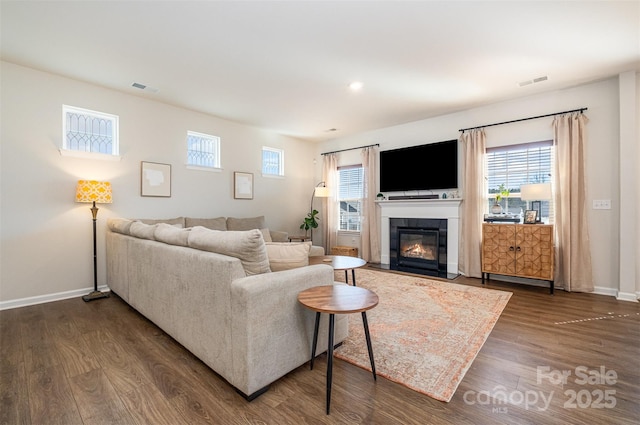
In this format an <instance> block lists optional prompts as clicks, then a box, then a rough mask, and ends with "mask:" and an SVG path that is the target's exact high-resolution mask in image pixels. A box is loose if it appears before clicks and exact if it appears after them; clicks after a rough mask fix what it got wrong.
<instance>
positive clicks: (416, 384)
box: [335, 269, 511, 402]
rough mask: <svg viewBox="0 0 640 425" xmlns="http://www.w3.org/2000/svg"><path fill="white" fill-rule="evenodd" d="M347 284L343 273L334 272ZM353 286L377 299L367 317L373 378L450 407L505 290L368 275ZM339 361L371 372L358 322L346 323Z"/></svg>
mask: <svg viewBox="0 0 640 425" xmlns="http://www.w3.org/2000/svg"><path fill="white" fill-rule="evenodd" d="M336 280H340V281H342V282H344V273H343V272H336ZM356 283H357V285H358V286H361V287H363V288H367V289H370V290H372V291H373V292H375V293H376V294H378V297H379V298H380V302H379V304H378V305H377V306H376V307H375V308H374V309H372V310H369V311H368V312H367V320H368V322H369V331H370V333H371V343H372V345H373V355H374V359H375V364H376V373H377V374H378V375H379V376H383V377H385V378H387V379H389V380H391V381H394V382H397V383H399V384H402V385H404V386H406V387H408V388H411V389H413V390H415V391H418V392H420V393H423V394H426V395H428V396H429V397H432V398H435V399H436V400H441V401H447V402H448V401H450V400H451V397H452V396H453V394H454V393H455V391H456V389H457V388H458V385H459V384H460V381H462V378H463V377H464V374H465V373H466V372H467V370H468V369H469V367H470V366H471V363H472V362H473V360H474V359H475V358H476V355H477V354H478V352H479V351H480V348H482V345H483V344H484V342H485V341H486V340H487V337H488V336H489V334H490V333H491V330H492V329H493V326H494V325H495V323H496V321H497V320H498V317H500V314H501V313H502V310H503V309H504V308H505V306H506V305H507V302H508V301H509V298H510V297H511V293H510V292H504V291H497V290H493V289H485V288H478V287H472V286H465V285H459V284H455V283H450V282H446V281H436V280H430V279H426V278H421V277H412V276H405V275H398V274H393V273H386V272H381V271H375V270H368V269H357V270H356ZM335 356H336V357H337V358H340V359H343V360H346V361H348V362H350V363H353V364H355V365H357V366H359V367H362V368H363V369H366V370H369V371H370V370H371V365H370V363H369V357H368V354H367V344H366V342H365V336H364V330H363V326H362V318H361V317H360V315H352V317H350V318H349V337H348V338H347V339H346V340H345V341H344V343H343V344H342V345H341V346H340V347H339V348H338V349H337V350H336V351H335Z"/></svg>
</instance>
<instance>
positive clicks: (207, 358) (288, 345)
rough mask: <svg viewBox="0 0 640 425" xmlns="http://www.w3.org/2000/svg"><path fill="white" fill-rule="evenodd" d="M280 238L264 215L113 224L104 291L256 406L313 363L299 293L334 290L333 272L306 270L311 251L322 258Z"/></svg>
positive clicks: (339, 322)
mask: <svg viewBox="0 0 640 425" xmlns="http://www.w3.org/2000/svg"><path fill="white" fill-rule="evenodd" d="M283 233H284V232H277V231H269V230H268V229H267V228H266V226H264V218H263V217H254V218H250V219H237V218H231V217H229V218H224V217H218V218H215V219H190V218H188V217H186V218H185V217H180V218H175V219H169V220H129V219H120V218H118V219H113V218H112V219H110V220H109V221H108V230H107V234H106V244H107V284H108V286H109V288H110V289H111V290H112V291H113V292H114V293H116V294H117V295H118V296H120V297H121V298H122V299H123V300H124V301H126V302H127V303H128V304H129V305H131V306H132V307H133V308H135V309H136V310H137V311H139V312H140V313H141V314H142V315H144V316H145V317H147V318H148V319H149V320H151V321H152V322H153V323H155V324H156V325H157V326H158V327H160V328H161V329H162V330H164V331H165V332H166V333H167V334H169V335H170V336H171V337H172V338H174V339H175V340H176V341H177V342H179V343H180V344H182V345H183V346H184V347H185V348H186V349H188V350H189V351H191V352H192V353H193V354H194V355H196V356H197V357H198V358H199V359H200V360H202V361H203V362H204V363H205V364H207V365H208V366H209V367H210V368H211V369H212V370H213V371H215V372H216V373H217V374H219V375H220V376H221V377H223V378H224V379H225V380H227V381H228V382H229V383H230V384H231V385H232V386H234V387H235V388H236V390H237V391H238V392H239V393H240V394H242V395H243V396H244V397H245V398H247V399H248V400H252V399H254V398H255V397H257V396H258V395H260V394H262V393H263V392H264V391H266V390H267V389H268V386H269V384H271V383H272V382H274V381H276V380H277V379H279V378H280V377H282V376H284V375H285V374H287V373H288V372H290V371H292V370H293V369H296V368H297V367H299V366H301V365H302V364H304V363H305V362H306V361H308V360H309V359H310V356H311V342H312V341H311V340H312V337H313V328H314V318H315V316H314V313H313V312H311V311H309V310H306V309H305V308H304V307H302V306H301V305H300V304H299V303H298V301H297V295H298V293H299V292H300V291H302V290H304V289H307V288H309V287H312V286H317V285H332V284H334V271H333V269H332V268H331V267H330V266H328V265H314V266H309V265H308V256H309V254H310V253H311V252H312V251H315V253H316V254H322V253H323V252H324V250H323V249H322V248H319V247H315V249H313V250H312V249H311V247H310V244H308V243H288V242H273V239H274V238H275V239H276V240H282V241H284V240H287V239H286V233H284V235H283ZM265 238H267V239H271V241H270V242H265ZM347 320H348V316H347V315H341V316H337V317H336V322H335V343H336V344H337V343H339V342H341V341H342V340H343V339H344V338H346V337H347V333H348V322H347ZM323 321H326V317H323ZM326 329H327V324H326V323H325V324H324V325H321V326H320V331H321V334H320V337H319V340H318V344H319V349H318V350H317V352H320V353H321V352H323V351H324V350H326V340H327V338H326ZM322 333H324V336H323V334H322Z"/></svg>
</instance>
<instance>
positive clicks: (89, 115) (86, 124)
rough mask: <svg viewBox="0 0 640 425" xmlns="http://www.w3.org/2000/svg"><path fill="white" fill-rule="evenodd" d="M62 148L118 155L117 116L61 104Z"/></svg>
mask: <svg viewBox="0 0 640 425" xmlns="http://www.w3.org/2000/svg"><path fill="white" fill-rule="evenodd" d="M62 149H63V150H65V151H75V152H86V153H97V154H106V155H118V116H117V115H112V114H106V113H104V112H97V111H90V110H88V109H82V108H76V107H74V106H68V105H62Z"/></svg>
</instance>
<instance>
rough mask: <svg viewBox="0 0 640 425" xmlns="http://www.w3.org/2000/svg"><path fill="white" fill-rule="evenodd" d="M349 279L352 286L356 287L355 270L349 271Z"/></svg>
mask: <svg viewBox="0 0 640 425" xmlns="http://www.w3.org/2000/svg"><path fill="white" fill-rule="evenodd" d="M351 277H352V281H353V286H356V269H351Z"/></svg>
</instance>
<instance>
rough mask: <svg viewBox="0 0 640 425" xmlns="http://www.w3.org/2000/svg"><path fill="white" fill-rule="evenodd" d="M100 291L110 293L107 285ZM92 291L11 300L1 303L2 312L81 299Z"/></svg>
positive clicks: (91, 288)
mask: <svg viewBox="0 0 640 425" xmlns="http://www.w3.org/2000/svg"><path fill="white" fill-rule="evenodd" d="M98 290H99V291H102V292H109V291H110V289H109V287H108V286H107V285H102V286H99V287H98ZM91 291H93V287H90V288H84V289H74V290H73V291H65V292H58V293H55V294H47V295H38V296H36V297H29V298H19V299H17V300H11V301H2V302H0V311H1V310H9V309H11V308H18V307H27V306H30V305H36V304H44V303H50V302H53V301H60V300H66V299H69V298H76V297H78V298H80V297H81V296H83V295H87V294H88V293H89V292H91Z"/></svg>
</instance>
